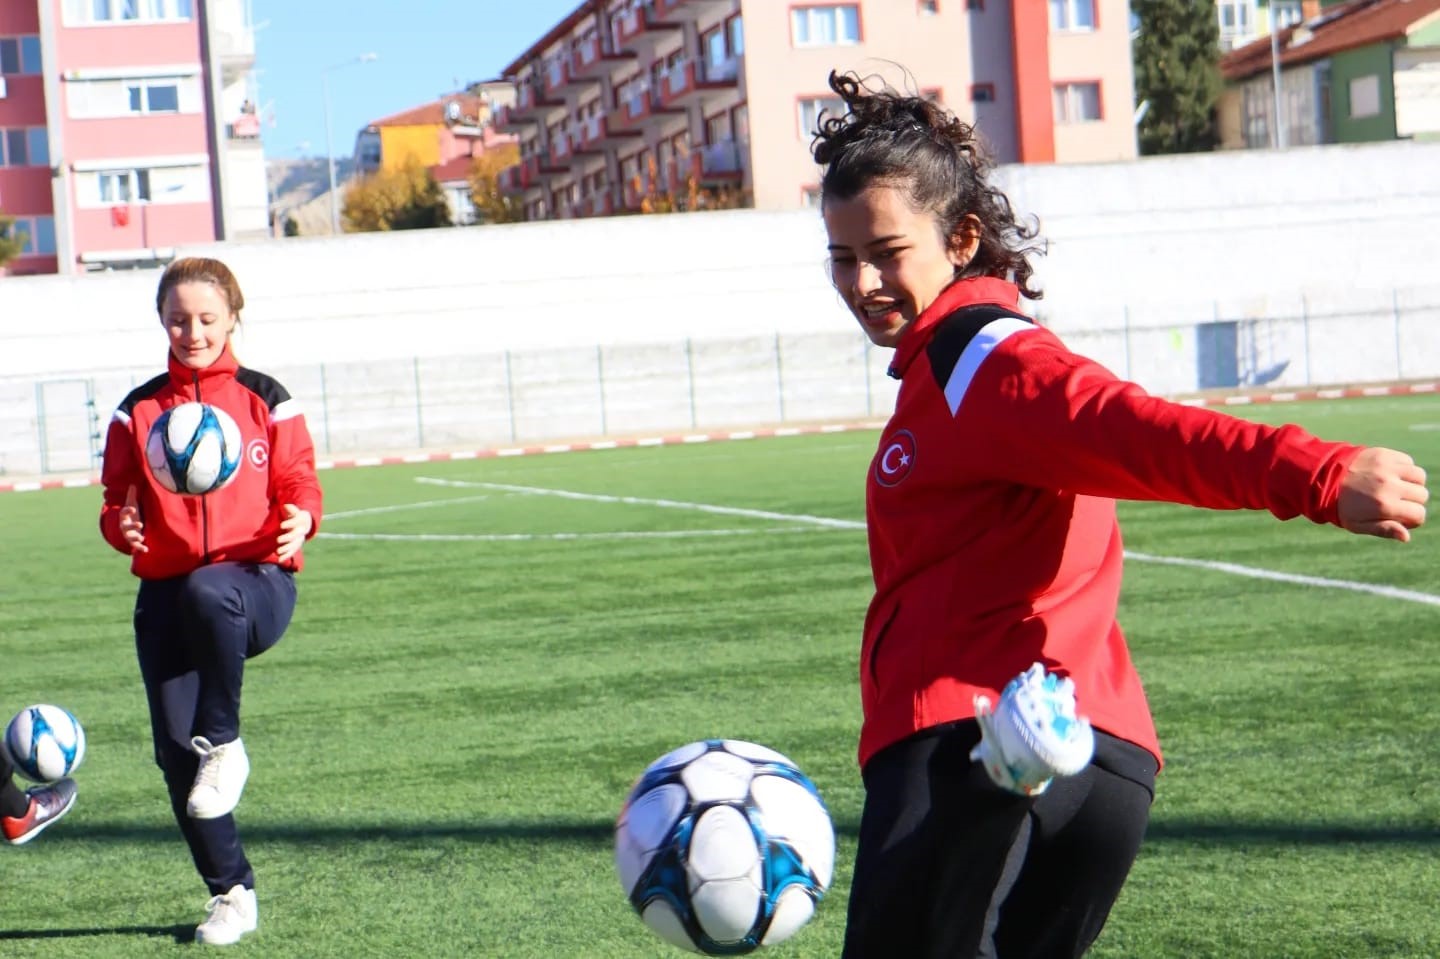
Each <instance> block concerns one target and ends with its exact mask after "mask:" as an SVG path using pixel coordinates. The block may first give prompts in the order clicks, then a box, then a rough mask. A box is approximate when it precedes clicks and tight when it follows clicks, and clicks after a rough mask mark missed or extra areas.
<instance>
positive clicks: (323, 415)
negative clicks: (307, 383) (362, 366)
mask: <svg viewBox="0 0 1440 959" xmlns="http://www.w3.org/2000/svg"><path fill="white" fill-rule="evenodd" d="M320 424H321V426H323V427H324V429H325V452H326V453H329V452H330V390H329V389H328V388H327V387H326V385H325V364H324V363H321V364H320Z"/></svg>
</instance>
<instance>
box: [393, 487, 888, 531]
mask: <svg viewBox="0 0 1440 959" xmlns="http://www.w3.org/2000/svg"><path fill="white" fill-rule="evenodd" d="M415 482H417V483H427V484H429V485H431V486H449V487H456V488H460V489H493V490H501V491H503V492H506V493H523V494H525V495H527V496H557V497H559V498H561V499H573V500H584V501H586V502H590V503H623V504H625V505H627V506H659V507H661V508H663V509H684V510H691V511H692V512H696V513H712V514H714V515H717V516H745V517H748V518H750V519H773V520H779V521H781V522H785V523H806V524H809V525H811V526H824V527H827V528H829V529H858V530H863V529H864V528H865V524H864V523H862V522H860V521H858V520H851V519H832V518H830V517H828V516H810V515H807V514H805V513H772V512H770V511H769V510H763V509H744V508H742V507H739V506H712V505H710V504H708V503H686V502H683V501H681V500H673V499H646V498H644V497H640V496H607V495H604V494H602V493H576V492H573V491H571V490H563V489H547V488H545V487H541V486H511V485H509V484H507V483H479V482H469V481H466V480H447V479H437V478H435V477H432V476H417V477H415Z"/></svg>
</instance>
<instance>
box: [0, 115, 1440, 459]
mask: <svg viewBox="0 0 1440 959" xmlns="http://www.w3.org/2000/svg"><path fill="white" fill-rule="evenodd" d="M1436 170H1440V144H1420V143H1411V142H1401V143H1389V144H1376V145H1363V146H1331V147H1314V148H1303V149H1295V150H1288V151H1284V152H1279V153H1277V152H1274V151H1249V152H1231V153H1219V154H1207V155H1195V156H1184V157H1165V158H1150V159H1144V160H1140V161H1136V162H1130V163H1114V164H1089V165H1067V166H1026V167H1021V166H1011V167H1004V168H1001V169H1000V170H999V171H998V173H997V181H998V183H999V184H1000V185H1001V186H1002V187H1003V188H1004V189H1005V190H1006V191H1007V192H1008V193H1009V195H1010V196H1011V199H1012V200H1013V203H1014V206H1015V209H1016V211H1017V212H1018V213H1021V214H1034V215H1037V216H1038V217H1039V221H1040V227H1041V231H1042V234H1043V236H1044V237H1045V238H1046V240H1047V241H1048V255H1047V256H1045V257H1043V258H1039V259H1038V260H1037V261H1036V268H1037V277H1038V279H1039V282H1040V285H1041V286H1042V287H1043V289H1044V290H1045V293H1046V295H1045V297H1044V299H1043V300H1041V301H1039V302H1038V303H1034V304H1029V306H1028V308H1029V309H1030V310H1031V311H1032V312H1034V313H1036V315H1037V316H1038V317H1039V318H1040V320H1041V321H1042V322H1044V323H1046V324H1047V325H1049V326H1051V327H1052V328H1053V329H1055V330H1056V331H1057V332H1059V333H1060V334H1061V336H1062V337H1064V338H1065V339H1066V340H1067V341H1069V342H1070V343H1071V344H1072V346H1073V347H1075V348H1076V349H1077V350H1078V351H1080V352H1083V353H1087V354H1089V355H1092V356H1094V357H1095V358H1097V359H1099V360H1100V361H1102V362H1104V363H1106V364H1107V365H1108V366H1110V367H1111V368H1112V369H1114V370H1116V372H1117V373H1120V374H1121V375H1126V376H1129V377H1131V378H1133V379H1136V380H1137V381H1139V382H1140V383H1142V384H1144V385H1145V386H1146V387H1147V388H1149V389H1151V390H1153V391H1156V392H1160V393H1169V394H1177V393H1185V392H1190V391H1194V390H1197V389H1201V388H1205V387H1209V386H1221V387H1224V386H1245V385H1272V386H1294V385H1303V384H1328V383H1342V382H1369V381H1379V380H1390V379H1407V378H1410V379H1413V378H1424V377H1433V376H1437V375H1440V277H1437V275H1436V273H1435V267H1434V255H1435V254H1434V251H1435V249H1436V241H1435V239H1434V229H1435V227H1434V224H1435V223H1436V222H1437V221H1440V178H1437V177H1436V175H1435V172H1434V171H1436ZM176 252H177V254H178V255H185V254H205V255H214V256H218V257H220V258H222V259H224V260H225V261H226V262H228V263H229V264H230V265H231V266H232V267H233V268H234V269H235V271H236V273H237V275H238V276H239V279H240V281H241V284H242V286H243V288H244V290H245V295H246V300H247V303H246V307H245V310H244V325H243V333H242V334H241V337H240V339H239V343H238V349H239V352H240V355H241V357H242V359H243V360H244V362H246V363H247V364H248V365H251V366H254V367H256V368H259V369H263V370H266V371H268V372H272V373H274V374H276V375H277V376H278V377H279V378H280V379H281V380H282V382H285V383H286V385H287V386H288V387H289V388H290V389H291V391H292V392H293V393H294V394H295V395H296V396H297V397H299V398H301V399H302V400H303V401H304V402H305V403H306V406H307V409H308V410H309V414H310V419H311V421H312V429H313V430H314V431H315V432H316V435H317V441H318V442H319V443H320V445H321V446H322V452H323V453H330V454H337V453H343V452H355V451H376V450H381V449H391V450H393V449H409V448H416V447H450V448H455V447H468V446H475V447H478V446H484V445H494V444H504V443H512V442H533V441H543V440H546V439H552V438H557V437H581V436H596V435H633V434H636V433H646V432H652V431H670V430H688V429H705V428H717V427H726V426H728V427H734V426H743V425H747V424H748V425H754V424H760V423H773V422H777V421H796V422H798V421H814V420H823V419H837V418H853V417H882V416H883V415H884V414H885V412H886V411H887V409H888V406H889V403H890V402H891V400H892V398H893V390H894V385H893V383H891V382H890V381H889V380H888V379H887V378H886V377H885V375H884V374H885V364H886V362H887V360H888V354H887V353H886V352H885V351H880V350H873V349H869V348H867V346H866V344H865V342H864V340H863V338H862V337H861V336H860V334H859V333H858V331H857V330H856V329H855V327H854V324H853V321H852V320H851V319H849V317H848V315H847V314H846V313H845V311H844V310H843V309H842V308H841V307H840V305H839V302H838V300H837V298H836V296H835V294H834V292H833V291H832V290H831V289H830V287H829V285H828V281H827V278H826V272H825V236H824V230H823V227H822V225H821V223H820V220H819V216H818V213H816V212H815V211H794V212H783V213H774V212H757V211H731V212H718V213H709V214H689V215H673V216H648V217H617V218H609V219H593V220H575V221H566V222H555V223H537V224H518V225H513V226H501V227H485V228H473V229H455V230H431V231H419V232H408V233H388V234H368V235H357V236H344V237H333V238H331V237H317V238H292V239H286V240H266V241H257V242H248V243H229V244H215V245H210V246H203V247H191V248H184V249H180V250H177V251H176ZM158 275H159V274H158V273H157V272H155V271H141V272H133V273H108V274H90V275H83V276H67V277H12V278H5V279H0V476H4V475H11V476H14V475H22V474H30V473H37V472H62V471H70V470H85V469H88V468H90V467H91V465H92V460H93V456H94V453H95V449H94V445H95V444H94V442H93V438H92V435H93V433H94V431H95V424H96V421H103V420H104V419H106V418H108V416H109V413H110V410H111V409H113V407H114V405H115V404H116V403H117V402H118V401H119V399H120V398H121V396H123V394H124V392H125V391H126V390H127V389H128V388H129V387H130V386H131V385H132V384H134V383H137V382H140V381H142V380H143V379H145V378H148V377H149V376H151V375H153V374H154V373H156V372H158V371H159V370H160V369H161V364H162V361H163V359H164V351H165V346H164V341H163V339H162V335H161V333H160V331H159V329H158V325H157V320H156V316H155V311H154V303H153V300H154V291H155V283H156V280H157V278H158ZM87 403H88V404H93V406H87V405H86V404H87Z"/></svg>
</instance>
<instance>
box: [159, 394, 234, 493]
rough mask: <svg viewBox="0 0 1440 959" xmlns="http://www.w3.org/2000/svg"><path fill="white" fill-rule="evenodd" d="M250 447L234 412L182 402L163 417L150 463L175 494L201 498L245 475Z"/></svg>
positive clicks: (160, 480) (208, 405) (160, 419)
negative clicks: (242, 461)
mask: <svg viewBox="0 0 1440 959" xmlns="http://www.w3.org/2000/svg"><path fill="white" fill-rule="evenodd" d="M243 450H244V443H243V441H242V440H241V438H240V427H238V426H236V425H235V421H234V420H233V419H231V418H230V414H229V413H226V412H225V411H224V410H222V409H220V408H219V407H218V406H211V405H210V404H208V403H181V404H180V405H179V406H173V407H171V408H170V409H168V410H166V411H165V412H163V413H161V414H160V418H159V419H157V420H156V421H155V424H154V425H153V426H151V427H150V435H149V437H147V438H146V441H145V461H146V462H147V463H149V464H150V472H151V473H152V474H154V476H155V479H156V481H158V482H159V483H160V485H161V486H163V487H165V488H166V489H168V490H169V491H170V492H172V493H184V494H187V495H193V496H200V495H204V494H205V493H213V492H215V491H216V490H217V489H220V488H221V487H223V486H225V485H226V484H228V483H229V482H230V481H231V480H233V479H234V478H235V477H236V476H237V475H238V474H239V471H240V456H241V454H242V452H243Z"/></svg>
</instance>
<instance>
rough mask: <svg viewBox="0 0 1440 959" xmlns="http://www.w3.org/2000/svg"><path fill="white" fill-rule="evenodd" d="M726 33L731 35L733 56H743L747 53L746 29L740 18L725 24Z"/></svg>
mask: <svg viewBox="0 0 1440 959" xmlns="http://www.w3.org/2000/svg"><path fill="white" fill-rule="evenodd" d="M725 32H726V33H728V34H730V53H731V55H732V56H737V57H738V56H741V55H742V54H744V52H745V27H744V25H743V24H742V23H741V22H740V18H739V17H731V18H730V19H729V20H728V21H727V22H726V24H725Z"/></svg>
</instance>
